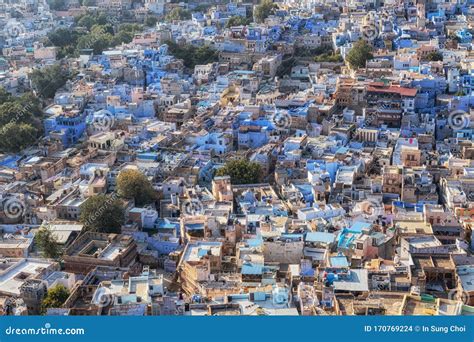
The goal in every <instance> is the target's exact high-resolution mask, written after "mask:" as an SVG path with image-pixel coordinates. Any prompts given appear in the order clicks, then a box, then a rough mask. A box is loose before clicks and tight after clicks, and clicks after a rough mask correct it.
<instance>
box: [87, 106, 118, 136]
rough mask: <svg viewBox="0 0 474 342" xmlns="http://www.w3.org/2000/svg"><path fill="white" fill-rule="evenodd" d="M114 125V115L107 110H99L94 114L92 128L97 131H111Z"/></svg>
mask: <svg viewBox="0 0 474 342" xmlns="http://www.w3.org/2000/svg"><path fill="white" fill-rule="evenodd" d="M114 123H115V117H114V115H113V114H112V113H111V112H110V111H108V110H106V109H102V110H99V111H97V112H95V113H94V114H93V119H92V126H93V127H94V128H95V129H97V130H100V131H107V130H110V129H111V128H112V127H113V125H114Z"/></svg>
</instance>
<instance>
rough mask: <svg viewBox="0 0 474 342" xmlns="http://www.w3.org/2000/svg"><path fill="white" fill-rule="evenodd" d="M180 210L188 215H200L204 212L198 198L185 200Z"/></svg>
mask: <svg viewBox="0 0 474 342" xmlns="http://www.w3.org/2000/svg"><path fill="white" fill-rule="evenodd" d="M181 211H182V212H183V213H184V214H185V215H188V216H194V215H201V214H203V213H204V205H203V204H202V202H201V201H200V200H198V199H191V200H185V201H183V204H182V206H181Z"/></svg>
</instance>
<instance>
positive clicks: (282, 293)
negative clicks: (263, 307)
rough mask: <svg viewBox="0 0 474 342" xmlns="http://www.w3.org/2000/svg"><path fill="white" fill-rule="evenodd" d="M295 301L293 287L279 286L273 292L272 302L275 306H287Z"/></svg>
mask: <svg viewBox="0 0 474 342" xmlns="http://www.w3.org/2000/svg"><path fill="white" fill-rule="evenodd" d="M292 302H293V294H292V292H291V289H288V288H287V287H277V288H276V289H274V290H273V293H272V303H273V306H274V307H275V308H287V307H290V306H291V303H292Z"/></svg>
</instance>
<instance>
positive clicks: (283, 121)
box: [272, 111, 292, 129]
mask: <svg viewBox="0 0 474 342" xmlns="http://www.w3.org/2000/svg"><path fill="white" fill-rule="evenodd" d="M291 121H292V118H291V115H290V114H288V113H287V112H279V111H277V112H276V113H275V114H273V116H272V122H273V123H274V125H275V126H276V127H277V128H280V129H286V128H289V127H290V126H291Z"/></svg>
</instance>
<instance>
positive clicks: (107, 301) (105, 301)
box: [96, 292, 114, 308]
mask: <svg viewBox="0 0 474 342" xmlns="http://www.w3.org/2000/svg"><path fill="white" fill-rule="evenodd" d="M113 302H114V295H113V294H111V293H109V292H103V293H101V294H100V295H99V297H98V298H97V302H96V305H97V306H98V307H100V308H105V307H108V306H110V305H112V304H113Z"/></svg>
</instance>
